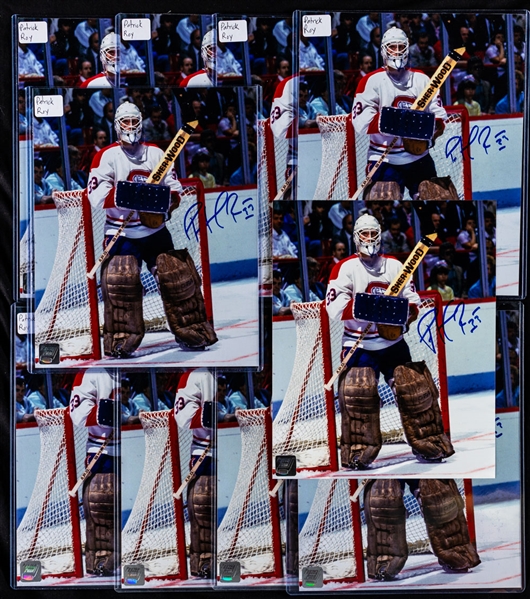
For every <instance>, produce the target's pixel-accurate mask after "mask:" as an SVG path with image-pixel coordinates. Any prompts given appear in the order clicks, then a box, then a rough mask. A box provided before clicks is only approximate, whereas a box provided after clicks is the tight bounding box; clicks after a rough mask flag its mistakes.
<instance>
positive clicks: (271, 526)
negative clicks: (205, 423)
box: [217, 408, 280, 576]
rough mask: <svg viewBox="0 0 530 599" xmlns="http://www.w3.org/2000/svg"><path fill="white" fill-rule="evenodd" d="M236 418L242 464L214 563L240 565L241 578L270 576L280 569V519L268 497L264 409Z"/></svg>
mask: <svg viewBox="0 0 530 599" xmlns="http://www.w3.org/2000/svg"><path fill="white" fill-rule="evenodd" d="M236 417H237V420H238V422H239V427H240V430H241V461H240V464H239V472H238V475H237V481H236V484H235V488H234V491H233V493H232V497H231V498H230V503H229V505H228V508H227V510H226V513H225V515H224V517H223V520H222V522H221V524H220V526H219V529H218V531H217V561H218V562H219V563H221V562H224V561H237V562H239V563H240V565H241V574H242V575H244V576H252V575H260V576H266V575H269V576H272V575H274V573H275V572H277V571H278V568H279V567H280V566H279V564H278V563H276V559H277V558H276V557H275V546H274V545H275V543H276V542H277V540H276V539H279V532H278V534H277V535H276V534H275V530H276V531H279V522H278V519H279V516H278V514H276V513H275V510H273V507H272V501H271V497H270V496H269V490H270V488H271V487H270V484H271V467H270V462H269V460H270V455H269V452H268V451H267V445H268V438H267V435H268V434H270V432H269V431H267V426H266V418H267V409H265V408H259V409H254V410H237V412H236ZM275 527H276V529H275ZM275 537H276V538H275ZM276 550H277V548H276Z"/></svg>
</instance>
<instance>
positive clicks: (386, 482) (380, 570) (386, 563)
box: [364, 479, 408, 580]
mask: <svg viewBox="0 0 530 599" xmlns="http://www.w3.org/2000/svg"><path fill="white" fill-rule="evenodd" d="M364 514H365V517H366V524H367V529H368V530H367V533H368V534H367V536H368V547H367V550H366V559H367V568H368V577H369V578H375V579H377V580H392V579H393V578H395V577H396V576H397V575H398V574H399V572H401V570H402V569H403V566H404V565H405V562H406V561H407V557H408V547H407V536H406V527H405V523H406V510H405V506H404V504H403V490H402V489H401V485H400V484H399V480H397V479H376V480H371V481H369V482H368V484H367V485H366V487H365V489H364Z"/></svg>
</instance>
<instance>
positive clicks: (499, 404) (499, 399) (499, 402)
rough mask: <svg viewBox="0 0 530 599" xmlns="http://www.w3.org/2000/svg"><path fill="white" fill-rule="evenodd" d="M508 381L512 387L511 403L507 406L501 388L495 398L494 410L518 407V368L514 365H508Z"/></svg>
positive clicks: (503, 389)
mask: <svg viewBox="0 0 530 599" xmlns="http://www.w3.org/2000/svg"><path fill="white" fill-rule="evenodd" d="M510 380H511V387H512V403H511V405H510V406H509V405H508V402H507V398H506V389H505V388H504V386H503V388H502V389H501V391H499V393H497V395H496V396H495V408H497V409H498V408H509V407H512V406H518V405H519V393H520V391H519V368H517V366H515V365H514V364H510Z"/></svg>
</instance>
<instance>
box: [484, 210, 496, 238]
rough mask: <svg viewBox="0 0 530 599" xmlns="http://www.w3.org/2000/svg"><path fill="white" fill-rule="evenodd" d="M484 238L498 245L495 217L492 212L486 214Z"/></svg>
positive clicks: (487, 211) (488, 211)
mask: <svg viewBox="0 0 530 599" xmlns="http://www.w3.org/2000/svg"><path fill="white" fill-rule="evenodd" d="M484 230H485V231H484V236H485V238H486V239H489V240H491V241H492V243H493V245H494V246H496V245H497V229H496V228H495V215H494V214H493V212H491V210H486V211H485V212H484Z"/></svg>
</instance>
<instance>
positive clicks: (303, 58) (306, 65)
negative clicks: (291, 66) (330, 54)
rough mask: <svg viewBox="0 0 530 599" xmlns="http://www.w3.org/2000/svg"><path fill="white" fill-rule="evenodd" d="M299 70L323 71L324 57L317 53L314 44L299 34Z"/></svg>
mask: <svg viewBox="0 0 530 599" xmlns="http://www.w3.org/2000/svg"><path fill="white" fill-rule="evenodd" d="M299 60H300V71H301V72H304V71H323V70H324V59H323V58H322V56H320V54H319V53H318V51H317V49H316V48H315V46H314V45H313V44H312V43H311V42H310V41H309V39H308V38H307V37H305V36H304V35H303V34H302V33H301V34H300V52H299Z"/></svg>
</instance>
